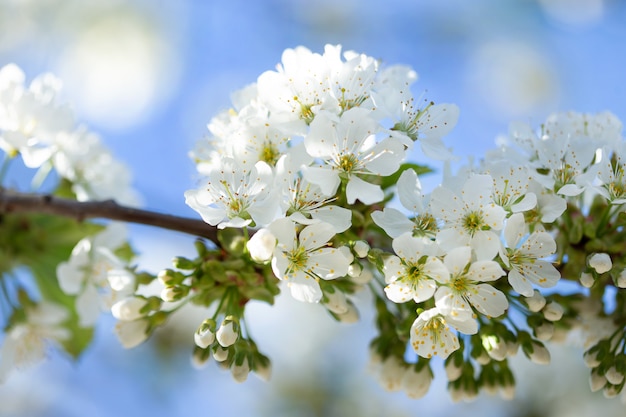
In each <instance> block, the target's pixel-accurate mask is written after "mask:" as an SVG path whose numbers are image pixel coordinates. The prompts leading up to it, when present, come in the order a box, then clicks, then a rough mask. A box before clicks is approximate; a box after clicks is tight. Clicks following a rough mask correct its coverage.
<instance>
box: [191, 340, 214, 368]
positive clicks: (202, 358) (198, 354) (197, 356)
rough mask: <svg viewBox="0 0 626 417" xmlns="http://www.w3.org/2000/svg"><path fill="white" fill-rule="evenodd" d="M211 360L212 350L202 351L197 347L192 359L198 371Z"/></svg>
mask: <svg viewBox="0 0 626 417" xmlns="http://www.w3.org/2000/svg"><path fill="white" fill-rule="evenodd" d="M210 358H211V350H210V349H202V348H200V347H198V346H196V347H195V348H194V349H193V355H192V357H191V363H192V364H193V366H194V367H196V368H197V369H200V368H202V367H203V366H204V365H206V363H207V362H208V361H209V359H210Z"/></svg>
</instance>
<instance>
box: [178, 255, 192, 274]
mask: <svg viewBox="0 0 626 417" xmlns="http://www.w3.org/2000/svg"><path fill="white" fill-rule="evenodd" d="M172 264H173V265H174V268H177V269H183V270H185V271H192V270H194V269H196V263H195V262H194V261H192V260H189V259H187V258H184V257H182V256H176V257H175V258H174V259H173V260H172Z"/></svg>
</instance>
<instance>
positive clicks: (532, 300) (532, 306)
mask: <svg viewBox="0 0 626 417" xmlns="http://www.w3.org/2000/svg"><path fill="white" fill-rule="evenodd" d="M526 305H528V309H529V310H530V311H532V312H533V313H537V312H539V311H541V309H542V308H543V307H544V306H545V305H546V299H545V297H544V296H543V295H541V293H540V292H539V291H537V290H535V291H534V293H533V295H532V296H531V297H527V298H526Z"/></svg>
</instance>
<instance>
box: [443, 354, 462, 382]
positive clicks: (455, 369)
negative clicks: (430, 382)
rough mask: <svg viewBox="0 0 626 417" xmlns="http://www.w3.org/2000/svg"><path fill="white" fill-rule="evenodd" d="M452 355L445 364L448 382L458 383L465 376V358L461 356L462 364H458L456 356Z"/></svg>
mask: <svg viewBox="0 0 626 417" xmlns="http://www.w3.org/2000/svg"><path fill="white" fill-rule="evenodd" d="M453 355H454V353H453V354H452V355H450V356H449V357H448V359H447V360H446V362H445V366H444V369H445V371H446V376H447V377H448V381H456V380H457V379H459V378H460V377H461V374H463V362H462V360H463V358H462V356H461V363H460V364H457V363H456V362H457V361H456V360H455V356H453Z"/></svg>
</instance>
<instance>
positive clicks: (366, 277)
mask: <svg viewBox="0 0 626 417" xmlns="http://www.w3.org/2000/svg"><path fill="white" fill-rule="evenodd" d="M353 265H358V264H351V265H350V267H349V269H348V275H350V278H351V281H352V282H354V283H355V284H358V285H366V284H369V283H370V282H371V281H372V279H374V274H372V271H370V270H369V269H367V268H363V267H361V266H360V265H359V267H360V268H361V270H360V273H359V274H358V275H355V274H354V272H352V273H350V268H353Z"/></svg>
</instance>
